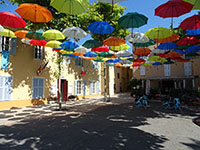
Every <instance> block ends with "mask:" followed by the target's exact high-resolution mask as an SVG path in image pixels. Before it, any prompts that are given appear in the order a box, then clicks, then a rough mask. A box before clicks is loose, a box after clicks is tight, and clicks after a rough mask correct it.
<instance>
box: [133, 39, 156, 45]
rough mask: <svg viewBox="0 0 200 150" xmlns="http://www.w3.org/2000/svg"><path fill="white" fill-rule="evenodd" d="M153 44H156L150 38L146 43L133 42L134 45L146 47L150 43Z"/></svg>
mask: <svg viewBox="0 0 200 150" xmlns="http://www.w3.org/2000/svg"><path fill="white" fill-rule="evenodd" d="M154 44H156V42H155V41H154V40H152V39H150V40H149V41H148V42H146V43H134V44H133V45H134V46H135V47H148V46H151V45H154Z"/></svg>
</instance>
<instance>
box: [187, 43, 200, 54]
mask: <svg viewBox="0 0 200 150" xmlns="http://www.w3.org/2000/svg"><path fill="white" fill-rule="evenodd" d="M199 51H200V46H198V45H194V46H190V47H188V48H186V49H185V53H186V54H188V53H196V52H199Z"/></svg>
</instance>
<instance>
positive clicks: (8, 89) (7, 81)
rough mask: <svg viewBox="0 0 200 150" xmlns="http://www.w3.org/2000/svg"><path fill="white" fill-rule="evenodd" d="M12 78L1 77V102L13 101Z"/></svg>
mask: <svg viewBox="0 0 200 150" xmlns="http://www.w3.org/2000/svg"><path fill="white" fill-rule="evenodd" d="M11 94H12V77H4V76H0V101H7V100H11Z"/></svg>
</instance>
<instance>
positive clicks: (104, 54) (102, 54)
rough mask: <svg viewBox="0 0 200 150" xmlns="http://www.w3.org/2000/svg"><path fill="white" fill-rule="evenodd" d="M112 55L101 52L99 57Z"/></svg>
mask: <svg viewBox="0 0 200 150" xmlns="http://www.w3.org/2000/svg"><path fill="white" fill-rule="evenodd" d="M111 56H112V54H111V53H109V52H101V53H99V57H111Z"/></svg>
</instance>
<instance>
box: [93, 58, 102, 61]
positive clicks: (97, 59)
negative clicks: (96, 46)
mask: <svg viewBox="0 0 200 150" xmlns="http://www.w3.org/2000/svg"><path fill="white" fill-rule="evenodd" d="M94 61H96V62H104V60H103V59H100V58H96V59H94Z"/></svg>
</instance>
